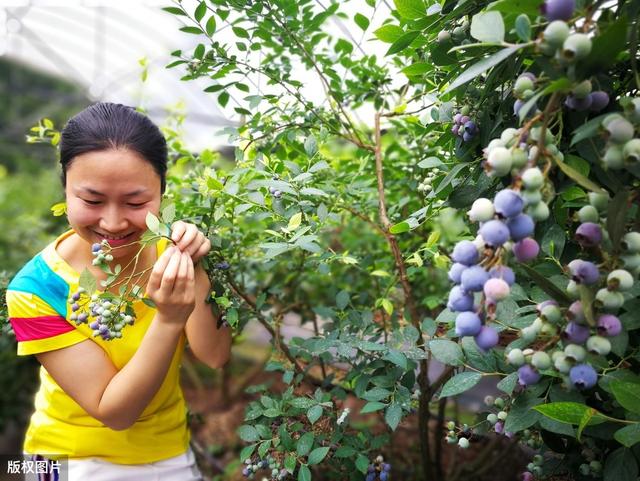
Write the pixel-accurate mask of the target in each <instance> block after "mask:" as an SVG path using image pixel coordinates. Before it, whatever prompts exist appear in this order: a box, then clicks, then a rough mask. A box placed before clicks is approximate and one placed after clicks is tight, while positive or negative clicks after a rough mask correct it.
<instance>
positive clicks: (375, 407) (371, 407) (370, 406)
mask: <svg viewBox="0 0 640 481" xmlns="http://www.w3.org/2000/svg"><path fill="white" fill-rule="evenodd" d="M386 407H387V405H386V404H385V403H381V402H378V401H370V402H368V403H367V404H365V405H364V406H363V407H362V409H361V410H360V414H367V413H372V412H375V411H379V410H380V409H384V408H386Z"/></svg>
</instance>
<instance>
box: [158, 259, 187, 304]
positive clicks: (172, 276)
mask: <svg viewBox="0 0 640 481" xmlns="http://www.w3.org/2000/svg"><path fill="white" fill-rule="evenodd" d="M181 257H182V253H181V252H180V251H179V250H178V249H174V250H173V254H172V255H171V259H169V263H168V264H167V268H166V269H165V270H164V272H163V273H162V280H161V281H160V290H162V291H164V293H165V294H170V293H171V292H172V291H173V286H174V284H175V281H176V276H177V274H178V268H179V266H180V258H181Z"/></svg>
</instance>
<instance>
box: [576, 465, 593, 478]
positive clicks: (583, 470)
mask: <svg viewBox="0 0 640 481" xmlns="http://www.w3.org/2000/svg"><path fill="white" fill-rule="evenodd" d="M578 471H580V474H582V475H583V476H589V475H590V474H591V469H590V468H589V465H588V464H585V463H582V464H581V465H580V466H579V467H578Z"/></svg>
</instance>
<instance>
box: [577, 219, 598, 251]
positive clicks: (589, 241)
mask: <svg viewBox="0 0 640 481" xmlns="http://www.w3.org/2000/svg"><path fill="white" fill-rule="evenodd" d="M576 240H577V241H578V243H579V244H580V245H581V246H583V247H593V246H596V245H598V244H600V242H601V241H602V229H600V226H599V225H598V224H595V223H593V222H584V223H582V224H580V225H579V226H578V228H577V229H576Z"/></svg>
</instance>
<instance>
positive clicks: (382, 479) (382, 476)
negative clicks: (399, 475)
mask: <svg viewBox="0 0 640 481" xmlns="http://www.w3.org/2000/svg"><path fill="white" fill-rule="evenodd" d="M378 477H379V478H380V481H387V480H388V479H389V473H387V472H386V471H382V472H381V473H380V475H379V476H378Z"/></svg>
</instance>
